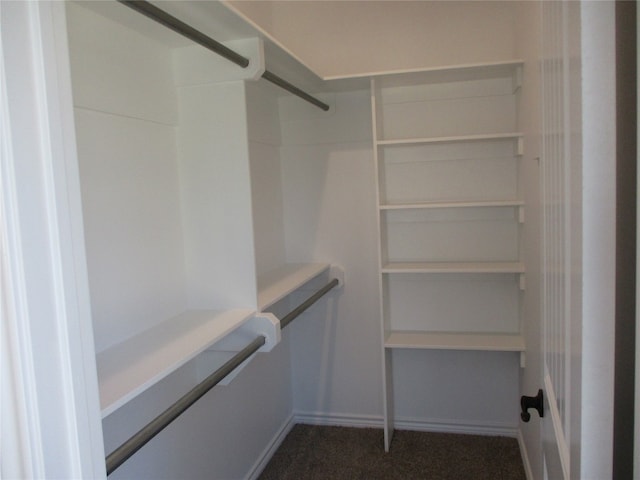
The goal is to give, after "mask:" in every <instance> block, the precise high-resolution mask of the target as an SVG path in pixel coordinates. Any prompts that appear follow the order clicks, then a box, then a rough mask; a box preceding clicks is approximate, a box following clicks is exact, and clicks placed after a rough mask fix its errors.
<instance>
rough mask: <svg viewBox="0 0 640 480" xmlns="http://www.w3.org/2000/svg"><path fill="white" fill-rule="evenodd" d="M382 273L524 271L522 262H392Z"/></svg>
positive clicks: (383, 267)
mask: <svg viewBox="0 0 640 480" xmlns="http://www.w3.org/2000/svg"><path fill="white" fill-rule="evenodd" d="M381 271H382V273H524V264H523V263H521V262H392V263H387V264H385V265H383V266H382V270H381Z"/></svg>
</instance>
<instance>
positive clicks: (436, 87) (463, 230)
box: [371, 61, 525, 449]
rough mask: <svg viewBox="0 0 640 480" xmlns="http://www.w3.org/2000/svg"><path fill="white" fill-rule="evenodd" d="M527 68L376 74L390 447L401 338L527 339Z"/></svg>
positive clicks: (516, 342)
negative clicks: (523, 178) (522, 115)
mask: <svg viewBox="0 0 640 480" xmlns="http://www.w3.org/2000/svg"><path fill="white" fill-rule="evenodd" d="M522 67H523V65H522V62H520V61H514V62H504V63H496V64H487V65H472V66H467V67H465V66H462V67H452V68H443V69H439V70H430V71H425V72H412V73H406V74H397V75H387V76H381V77H378V78H374V79H373V80H372V86H371V88H372V111H373V115H374V119H373V120H374V121H373V124H374V151H375V161H376V172H377V194H378V211H379V233H380V269H379V272H380V293H381V295H380V296H381V312H382V319H383V324H382V333H383V335H382V337H383V339H384V341H383V347H382V348H383V352H384V354H383V355H384V366H383V368H384V385H385V386H384V388H385V395H384V399H385V448H387V449H388V448H389V446H390V442H391V437H392V434H393V428H394V427H393V423H394V420H393V418H394V412H393V392H392V385H393V382H392V379H391V357H392V354H393V350H394V349H428V350H467V351H491V352H521V355H522V352H523V351H524V349H525V345H524V341H523V337H522V335H521V333H520V332H521V324H520V323H521V320H520V296H521V292H522V290H523V289H524V285H525V282H524V273H525V266H524V264H523V263H522V261H521V254H520V252H521V245H520V242H521V240H520V237H521V228H520V226H521V224H522V223H524V202H523V201H522V200H521V196H520V188H519V165H518V164H519V158H520V156H521V155H522V154H523V150H524V144H523V136H522V134H521V133H520V132H519V131H518V128H517V106H518V91H519V89H520V83H521V77H522V72H521V70H522ZM522 362H523V358H522V357H521V363H522Z"/></svg>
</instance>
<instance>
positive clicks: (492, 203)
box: [380, 200, 524, 210]
mask: <svg viewBox="0 0 640 480" xmlns="http://www.w3.org/2000/svg"><path fill="white" fill-rule="evenodd" d="M523 205H524V202H523V201H522V200H489V201H457V202H421V203H387V204H384V205H380V210H411V209H428V208H476V207H521V206H523Z"/></svg>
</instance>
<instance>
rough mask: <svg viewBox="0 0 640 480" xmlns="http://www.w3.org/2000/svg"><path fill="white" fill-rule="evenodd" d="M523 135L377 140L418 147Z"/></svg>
mask: <svg viewBox="0 0 640 480" xmlns="http://www.w3.org/2000/svg"><path fill="white" fill-rule="evenodd" d="M522 137H523V134H522V133H519V132H513V133H491V134H483V135H460V136H453V137H428V138H403V139H393V140H377V141H376V143H377V144H378V145H379V146H401V145H416V144H428V143H454V142H474V141H488V140H508V139H518V138H522Z"/></svg>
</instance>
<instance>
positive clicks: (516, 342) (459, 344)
mask: <svg viewBox="0 0 640 480" xmlns="http://www.w3.org/2000/svg"><path fill="white" fill-rule="evenodd" d="M384 346H385V348H413V349H429V350H483V351H491V352H524V350H525V346H524V339H523V338H522V335H519V334H498V333H497V334H477V333H439V332H389V333H388V334H387V336H386V338H385V342H384Z"/></svg>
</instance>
